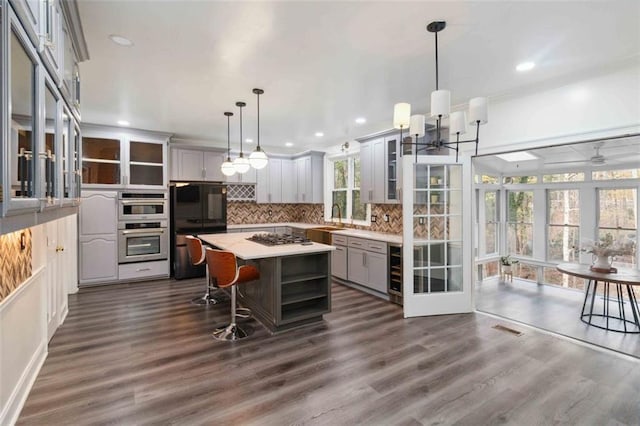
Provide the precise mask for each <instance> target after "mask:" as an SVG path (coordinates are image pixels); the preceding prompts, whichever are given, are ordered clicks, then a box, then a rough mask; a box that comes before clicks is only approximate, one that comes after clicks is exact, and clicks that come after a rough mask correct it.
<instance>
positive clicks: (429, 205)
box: [402, 156, 473, 316]
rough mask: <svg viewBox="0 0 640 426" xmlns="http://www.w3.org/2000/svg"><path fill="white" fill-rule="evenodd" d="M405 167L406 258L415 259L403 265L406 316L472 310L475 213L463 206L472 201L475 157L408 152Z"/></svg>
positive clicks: (404, 161)
mask: <svg viewBox="0 0 640 426" xmlns="http://www.w3.org/2000/svg"><path fill="white" fill-rule="evenodd" d="M402 168H403V170H404V172H403V173H404V174H403V178H402V179H403V187H404V188H405V194H404V197H403V205H404V206H405V208H404V209H403V210H404V212H403V216H404V218H403V220H405V221H406V222H405V223H413V229H405V230H404V234H403V237H404V241H405V245H406V248H405V249H404V250H405V251H404V256H405V258H410V259H411V260H409V261H407V262H405V264H404V268H405V270H404V276H405V277H406V278H405V282H404V290H405V294H404V310H405V316H417V315H438V314H445V313H456V312H469V311H471V310H472V304H471V282H470V281H471V274H470V272H471V270H472V264H471V249H472V245H473V244H472V243H471V241H472V239H471V238H470V234H471V223H470V221H471V213H470V211H469V209H466V210H467V211H464V209H463V205H464V204H465V200H466V199H467V198H469V202H468V203H467V204H470V191H471V181H470V180H469V182H466V181H465V179H467V178H468V177H469V176H470V161H469V159H468V158H465V159H463V160H462V161H461V162H460V163H456V162H455V161H454V160H453V159H452V158H449V157H444V156H438V157H436V158H434V156H418V157H417V158H415V157H413V156H406V157H405V158H403V164H402ZM408 205H411V207H410V208H406V207H407V206H408ZM467 233H468V234H469V238H464V236H465V235H466V234H467ZM463 241H468V242H469V243H468V244H467V246H465V244H464V243H463ZM411 277H413V278H411ZM411 280H413V281H411Z"/></svg>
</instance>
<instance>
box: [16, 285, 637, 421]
mask: <svg viewBox="0 0 640 426" xmlns="http://www.w3.org/2000/svg"><path fill="white" fill-rule="evenodd" d="M201 290H202V283H201V282H200V281H199V280H189V281H168V280H167V281H156V282H152V283H137V284H128V285H115V286H108V287H101V288H92V289H82V290H81V291H80V293H79V294H77V295H75V296H72V297H71V299H70V302H69V307H70V311H69V316H68V318H67V320H66V322H65V323H64V325H63V326H62V327H61V328H60V329H59V330H58V332H57V333H56V335H55V336H54V338H53V339H52V341H51V345H50V352H49V356H48V358H47V360H46V362H45V364H44V366H43V368H42V371H41V372H40V375H39V376H38V379H37V381H36V383H35V385H34V387H33V389H32V391H31V394H30V396H29V398H28V400H27V402H26V404H25V407H24V409H23V411H22V414H21V417H20V419H19V424H47V425H55V424H74V425H85V424H87V425H88V424H92V425H93V424H123V425H133V424H140V425H143V424H169V423H172V424H181V425H183V424H184V425H191V424H215V425H245V424H248V425H287V424H310V425H350V424H356V423H359V424H375V425H377V424H380V425H390V424H398V425H418V424H424V425H427V424H430V425H435V424H438V425H442V424H466V425H480V424H496V423H503V424H505V423H506V424H514V425H527V424H558V423H560V424H581V425H582V424H585V425H588V424H594V425H596V424H597V425H603V424H640V368H638V363H636V362H633V361H628V360H626V359H621V358H619V357H615V356H612V355H609V354H606V353H602V352H598V351H595V350H592V349H589V348H585V347H582V346H578V345H575V344H573V343H571V342H567V341H564V340H560V339H558V338H554V337H552V336H548V335H544V334H540V333H537V332H535V331H531V330H529V329H524V328H518V327H517V326H515V327H514V325H513V324H510V323H507V322H503V321H498V320H495V319H493V318H491V317H487V316H484V315H481V314H466V315H449V316H439V317H430V318H414V319H409V320H404V319H403V318H402V309H401V307H399V306H397V305H393V304H390V303H387V302H384V301H382V300H380V299H377V298H375V297H373V296H369V295H366V294H363V293H361V292H358V291H356V290H353V289H349V288H346V287H343V286H340V285H337V284H334V286H333V312H332V313H331V314H329V315H326V316H325V321H324V322H323V323H320V324H315V325H311V326H306V327H303V328H299V329H296V330H291V331H287V332H283V333H281V334H278V335H273V336H272V335H269V333H268V332H267V331H266V330H265V329H264V328H262V326H261V325H259V324H257V323H255V322H254V321H252V320H249V321H250V323H251V324H253V326H254V327H255V333H254V334H253V335H252V336H251V337H250V338H249V339H246V340H243V341H240V342H235V343H229V342H217V341H214V340H213V339H211V337H210V333H211V331H212V330H213V329H214V328H215V325H216V324H218V323H221V322H225V321H226V320H227V318H228V312H229V309H228V304H224V305H222V306H211V307H198V306H194V305H190V304H189V303H188V300H190V299H191V298H192V297H194V296H196V295H198V294H199V293H200V292H201ZM496 324H503V325H505V326H507V327H511V328H516V329H518V330H519V331H523V332H524V334H523V335H522V336H519V337H518V336H514V335H513V334H511V333H508V332H505V331H500V330H496V329H494V328H492V327H493V326H494V325H496Z"/></svg>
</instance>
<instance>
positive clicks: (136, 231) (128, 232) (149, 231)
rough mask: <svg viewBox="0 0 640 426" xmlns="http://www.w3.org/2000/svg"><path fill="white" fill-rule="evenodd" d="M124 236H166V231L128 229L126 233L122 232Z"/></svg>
mask: <svg viewBox="0 0 640 426" xmlns="http://www.w3.org/2000/svg"><path fill="white" fill-rule="evenodd" d="M120 232H122V235H128V234H164V229H127V230H126V231H120Z"/></svg>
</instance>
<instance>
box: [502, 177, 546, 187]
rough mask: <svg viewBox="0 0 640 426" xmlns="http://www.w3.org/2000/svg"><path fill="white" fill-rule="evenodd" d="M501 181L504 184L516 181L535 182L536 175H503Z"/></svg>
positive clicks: (536, 179) (515, 182) (536, 180)
mask: <svg viewBox="0 0 640 426" xmlns="http://www.w3.org/2000/svg"><path fill="white" fill-rule="evenodd" d="M502 182H503V183H504V184H505V185H508V184H518V183H527V184H528V183H537V182H538V176H504V177H503V178H502Z"/></svg>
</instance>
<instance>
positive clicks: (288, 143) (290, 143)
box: [284, 142, 293, 147]
mask: <svg viewBox="0 0 640 426" xmlns="http://www.w3.org/2000/svg"><path fill="white" fill-rule="evenodd" d="M284 146H288V147H292V146H293V143H292V142H287V143H285V144H284Z"/></svg>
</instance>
